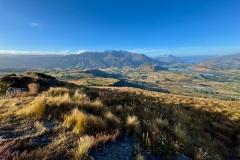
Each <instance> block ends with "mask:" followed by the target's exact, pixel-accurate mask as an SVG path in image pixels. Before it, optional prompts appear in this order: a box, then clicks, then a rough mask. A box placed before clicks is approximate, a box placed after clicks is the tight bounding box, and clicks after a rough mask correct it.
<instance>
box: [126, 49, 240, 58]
mask: <svg viewBox="0 0 240 160" xmlns="http://www.w3.org/2000/svg"><path fill="white" fill-rule="evenodd" d="M128 51H129V52H134V53H141V54H146V55H147V56H159V55H167V54H172V55H177V56H184V55H224V54H234V53H238V52H240V47H238V48H236V47H209V48H207V47H206V48H204V47H177V48H160V49H152V48H138V49H131V50H128Z"/></svg>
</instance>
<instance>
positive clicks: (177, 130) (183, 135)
mask: <svg viewBox="0 0 240 160" xmlns="http://www.w3.org/2000/svg"><path fill="white" fill-rule="evenodd" d="M173 133H174V135H175V136H176V137H177V138H178V139H180V140H182V141H184V142H188V141H189V137H188V136H187V132H186V131H185V130H184V129H183V128H181V126H180V124H178V125H175V126H174V127H173Z"/></svg>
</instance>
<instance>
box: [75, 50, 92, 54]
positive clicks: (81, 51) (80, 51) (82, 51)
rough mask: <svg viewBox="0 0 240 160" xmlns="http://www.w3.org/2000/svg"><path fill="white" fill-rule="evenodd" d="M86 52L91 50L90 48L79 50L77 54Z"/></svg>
mask: <svg viewBox="0 0 240 160" xmlns="http://www.w3.org/2000/svg"><path fill="white" fill-rule="evenodd" d="M85 52H91V51H90V50H79V51H77V52H76V54H82V53H85Z"/></svg>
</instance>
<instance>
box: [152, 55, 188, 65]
mask: <svg viewBox="0 0 240 160" xmlns="http://www.w3.org/2000/svg"><path fill="white" fill-rule="evenodd" d="M155 59H157V60H159V61H162V62H166V63H170V64H178V63H184V62H183V61H182V60H181V58H180V57H176V56H173V55H162V56H157V57H155Z"/></svg>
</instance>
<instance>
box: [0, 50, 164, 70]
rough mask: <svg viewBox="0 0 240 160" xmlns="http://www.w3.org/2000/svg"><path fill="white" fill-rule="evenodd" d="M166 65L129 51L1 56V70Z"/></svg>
mask: <svg viewBox="0 0 240 160" xmlns="http://www.w3.org/2000/svg"><path fill="white" fill-rule="evenodd" d="M143 64H149V65H158V66H161V65H163V64H166V63H165V62H161V61H159V60H156V59H153V58H149V57H147V56H145V55H144V54H136V53H131V52H128V51H112V50H111V51H104V52H90V51H89V52H84V53H81V54H72V55H65V56H64V55H50V56H49V55H48V56H46V55H10V56H7V55H1V56H0V68H82V69H85V68H123V67H127V66H129V67H138V66H140V65H143Z"/></svg>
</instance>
